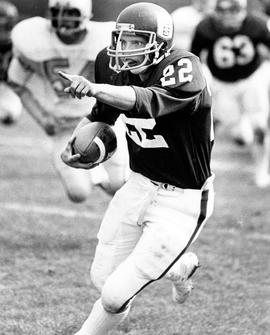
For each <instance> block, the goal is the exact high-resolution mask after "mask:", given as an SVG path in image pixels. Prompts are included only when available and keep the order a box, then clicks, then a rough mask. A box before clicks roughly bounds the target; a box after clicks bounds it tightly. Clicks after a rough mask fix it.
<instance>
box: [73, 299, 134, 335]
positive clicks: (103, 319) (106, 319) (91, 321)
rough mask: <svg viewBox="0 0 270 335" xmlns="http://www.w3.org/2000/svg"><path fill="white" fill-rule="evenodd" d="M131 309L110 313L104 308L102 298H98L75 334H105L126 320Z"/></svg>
mask: <svg viewBox="0 0 270 335" xmlns="http://www.w3.org/2000/svg"><path fill="white" fill-rule="evenodd" d="M129 309H130V307H128V308H127V309H126V310H125V311H124V312H122V313H118V314H113V313H108V312H106V311H105V309H104V308H103V306H102V303H101V299H98V300H97V301H96V302H95V304H94V306H93V308H92V311H91V313H90V315H89V316H88V318H87V319H86V320H85V322H84V324H83V325H82V327H81V329H80V330H79V331H78V332H77V333H76V334H75V335H105V334H107V333H108V332H109V331H110V330H112V329H113V328H114V327H115V326H117V325H118V324H119V323H120V322H121V321H123V320H124V318H125V317H126V316H127V315H128V312H129Z"/></svg>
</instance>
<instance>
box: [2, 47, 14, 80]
mask: <svg viewBox="0 0 270 335" xmlns="http://www.w3.org/2000/svg"><path fill="white" fill-rule="evenodd" d="M11 50H12V45H11V42H10V43H1V41H0V81H6V80H7V71H8V66H9V63H10V61H11Z"/></svg>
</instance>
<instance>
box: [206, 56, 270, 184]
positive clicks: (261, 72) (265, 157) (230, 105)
mask: <svg viewBox="0 0 270 335" xmlns="http://www.w3.org/2000/svg"><path fill="white" fill-rule="evenodd" d="M269 73H270V63H269V62H265V63H263V64H262V65H261V66H260V67H259V69H258V70H256V71H255V72H254V73H253V74H252V75H251V76H249V77H248V78H246V79H243V80H239V81H237V82H233V83H227V82H221V81H219V80H217V79H215V78H212V82H211V90H212V93H213V114H214V118H215V120H216V121H219V122H220V128H221V129H218V130H220V131H223V132H224V131H225V132H227V133H228V134H229V135H231V136H232V137H233V138H235V139H240V140H241V141H243V142H244V143H245V144H246V145H249V146H251V152H252V154H253V156H254V162H255V182H256V184H257V186H259V187H264V186H267V185H268V184H269V182H270V179H269V159H270V157H269V155H270V146H269V125H268V121H269V108H270V106H269V90H270V76H269Z"/></svg>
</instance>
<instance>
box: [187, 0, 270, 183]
mask: <svg viewBox="0 0 270 335" xmlns="http://www.w3.org/2000/svg"><path fill="white" fill-rule="evenodd" d="M260 44H263V45H265V46H266V47H267V48H269V47H270V31H269V26H268V25H267V20H266V19H264V17H262V16H257V15H255V14H252V13H248V12H247V1H246V0H216V3H215V11H214V12H213V14H211V15H209V16H208V17H206V18H204V19H203V20H202V21H201V22H200V23H199V24H198V26H197V28H196V31H195V34H194V38H193V41H192V47H191V51H192V52H193V53H195V54H197V55H201V53H202V51H207V57H206V62H207V65H208V67H209V69H210V72H211V74H212V76H213V78H212V83H211V88H212V93H213V109H214V117H215V120H216V121H217V122H219V123H220V125H222V126H223V129H225V130H226V131H227V132H229V133H230V135H231V136H232V137H233V138H234V140H235V141H236V143H238V144H245V145H248V146H250V149H251V152H252V154H253V156H254V161H255V182H256V185H257V186H259V187H266V186H268V185H269V184H270V176H269V154H270V151H269V150H270V149H269V127H268V118H269V96H268V89H269V67H268V65H267V64H266V63H265V62H264V59H263V58H262V57H261V55H260V52H259V50H258V47H259V45H260Z"/></svg>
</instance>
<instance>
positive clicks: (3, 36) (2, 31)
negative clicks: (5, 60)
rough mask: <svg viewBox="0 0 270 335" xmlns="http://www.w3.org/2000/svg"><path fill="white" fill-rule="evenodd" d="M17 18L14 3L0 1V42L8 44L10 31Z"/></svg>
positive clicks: (17, 14)
mask: <svg viewBox="0 0 270 335" xmlns="http://www.w3.org/2000/svg"><path fill="white" fill-rule="evenodd" d="M18 19H19V13H18V10H17V8H16V6H15V5H13V4H12V3H10V2H8V1H0V44H1V45H4V44H10V43H11V41H10V32H11V29H12V28H13V26H14V25H15V24H16V23H17V21H18Z"/></svg>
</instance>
